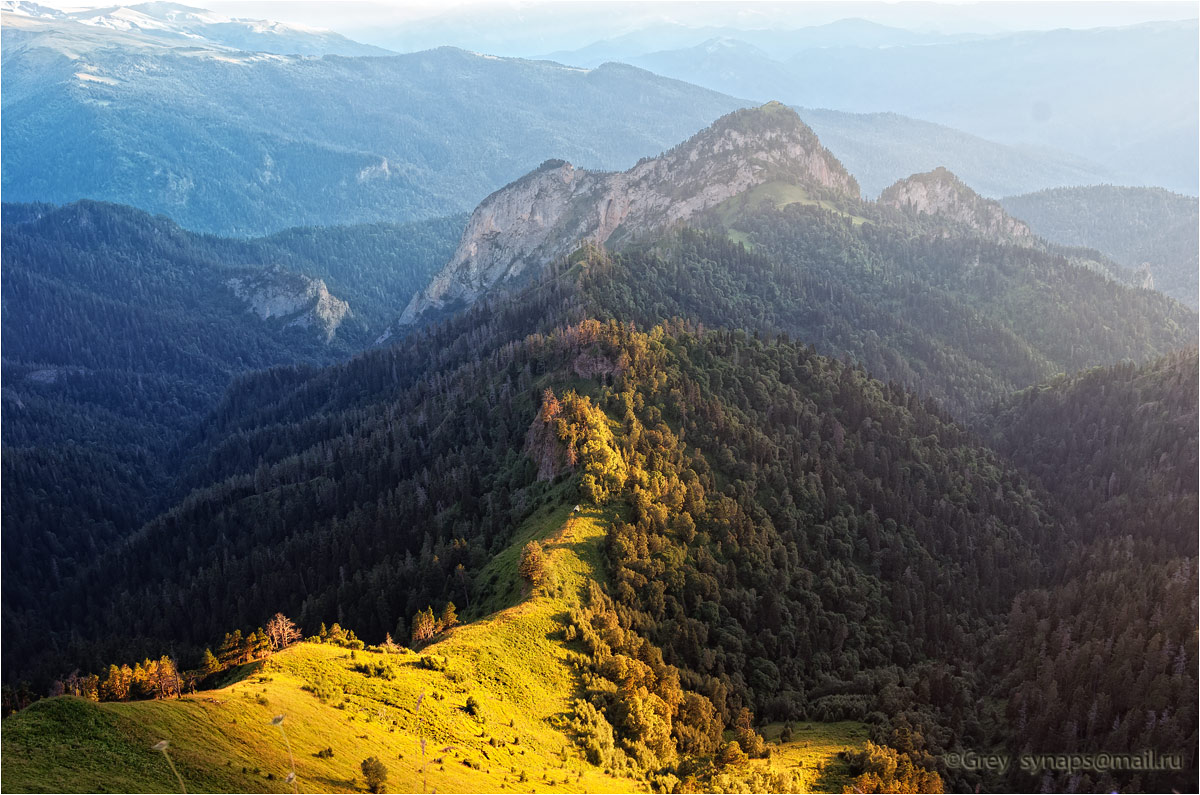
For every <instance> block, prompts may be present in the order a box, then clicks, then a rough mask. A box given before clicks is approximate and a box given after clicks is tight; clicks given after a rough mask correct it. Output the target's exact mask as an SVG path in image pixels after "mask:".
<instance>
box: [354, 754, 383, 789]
mask: <svg viewBox="0 0 1200 795" xmlns="http://www.w3.org/2000/svg"><path fill="white" fill-rule="evenodd" d="M360 767H361V768H362V774H363V778H364V779H366V781H367V789H368V790H369V791H371V792H383V791H385V790H386V789H387V779H388V769H387V765H385V764H384V763H383V762H380V761H379V759H378V758H376V757H374V756H368V757H367V758H366V759H364V760H363V761H362V765H361V766H360Z"/></svg>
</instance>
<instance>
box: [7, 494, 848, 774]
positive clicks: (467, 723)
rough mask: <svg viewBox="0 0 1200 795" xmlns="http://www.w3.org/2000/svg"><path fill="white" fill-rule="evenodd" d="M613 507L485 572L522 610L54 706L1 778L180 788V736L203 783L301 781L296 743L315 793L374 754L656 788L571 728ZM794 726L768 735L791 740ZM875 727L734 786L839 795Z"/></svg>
mask: <svg viewBox="0 0 1200 795" xmlns="http://www.w3.org/2000/svg"><path fill="white" fill-rule="evenodd" d="M610 518H611V517H608V516H605V515H603V514H602V513H600V512H599V511H596V510H590V511H586V512H580V513H574V512H573V511H572V510H571V509H570V507H568V506H565V505H564V506H560V507H558V508H549V507H548V508H547V509H546V510H544V511H541V512H539V513H538V514H536V515H535V516H533V517H532V518H531V519H530V521H529V522H527V523H526V525H525V526H524V527H523V528H521V530H520V531H519V532H518V533H517V534H516V536H515V543H514V544H513V546H512V547H510V548H509V549H508V550H506V551H505V552H504V553H502V554H501V555H498V556H497V557H496V558H495V559H494V560H493V561H492V563H491V565H490V566H489V567H488V569H487V570H485V572H484V576H485V577H489V578H493V580H494V581H495V582H497V584H500V585H502V586H511V587H510V588H504V587H502V588H501V594H502V595H501V596H500V597H499V598H501V599H503V598H506V597H507V595H508V594H509V592H511V591H519V593H520V596H519V597H518V601H517V602H516V604H513V605H512V606H510V607H507V608H505V609H502V610H500V611H498V612H496V613H493V614H491V615H489V616H487V617H486V618H482V619H480V620H478V621H475V622H471V623H468V624H465V625H462V626H459V627H457V628H455V629H453V630H451V631H449V632H448V633H447V635H446V636H445V637H444V639H443V640H440V641H438V642H436V643H433V644H431V645H429V646H427V647H425V648H424V649H421V651H420V652H419V653H417V652H413V651H410V650H408V649H401V650H400V651H399V652H392V653H389V652H384V651H369V650H362V651H353V650H348V649H345V648H341V647H338V646H333V645H326V644H321V643H308V642H306V643H301V644H297V645H295V646H293V647H291V648H289V649H287V650H284V651H281V652H279V653H276V654H275V655H273V656H272V657H270V658H269V659H267V660H265V661H263V662H261V663H257V664H254V665H248V666H244V667H243V669H242V670H241V671H240V672H239V673H240V676H239V677H238V678H237V681H235V682H233V683H232V684H229V685H227V686H225V687H222V688H219V689H216V690H207V691H200V692H197V693H195V694H189V695H185V696H183V697H181V698H179V699H176V700H164V701H142V702H132V703H94V702H91V701H86V700H83V699H80V698H75V697H70V696H64V697H59V698H53V699H46V700H43V701H39V702H37V703H35V704H34V705H33V706H31V707H29V708H27V709H26V710H24V711H22V712H20V713H17V714H16V715H14V716H12V717H10V718H8V719H6V720H5V721H4V725H3V755H4V762H5V764H4V767H3V774H2V775H3V779H2V785H3V789H4V791H5V792H12V791H25V792H107V791H127V792H140V791H157V792H171V791H175V790H176V789H178V788H179V784H178V781H177V780H176V778H175V774H174V773H173V772H172V770H171V768H170V767H169V765H168V762H167V761H166V759H165V758H164V757H163V755H162V754H160V753H159V752H156V751H154V750H153V748H152V746H153V745H154V744H155V743H157V742H158V741H159V740H161V739H167V740H168V742H169V748H168V751H167V753H169V754H170V757H171V761H172V762H173V763H174V765H175V766H176V768H177V769H178V772H179V775H180V776H181V778H182V779H183V783H184V784H185V785H186V787H187V788H188V791H193V792H194V791H244V792H257V791H265V792H288V791H290V790H291V786H290V785H289V784H288V782H287V776H288V773H289V771H290V770H292V767H291V765H292V763H291V761H290V757H289V750H290V753H291V754H292V755H293V757H294V760H295V768H294V769H295V772H296V782H297V785H298V787H299V789H300V791H308V792H358V791H362V790H363V789H364V781H363V775H362V772H361V770H360V767H359V766H360V763H361V761H362V760H363V759H365V758H366V757H369V756H374V757H377V758H378V759H379V760H381V761H382V762H383V763H384V764H385V765H386V766H387V768H388V787H389V791H403V792H416V791H418V790H419V791H422V792H429V791H437V792H497V791H504V790H506V789H507V790H513V791H541V792H638V791H646V782H645V781H638V780H635V779H633V778H630V777H628V776H625V775H621V774H620V772H618V771H615V770H613V769H612V768H608V769H605V768H602V767H600V766H597V765H593V764H590V763H589V762H588V761H587V759H586V758H585V756H584V753H583V751H582V750H581V749H580V747H579V746H578V745H577V744H576V743H575V741H574V733H573V731H572V730H571V728H570V716H571V713H572V709H573V708H572V702H573V700H574V699H575V698H576V697H578V696H579V694H580V676H579V672H578V670H577V669H576V667H575V666H574V665H573V664H572V656H573V654H574V652H573V651H572V650H571V649H570V648H569V646H570V645H571V644H567V643H564V642H563V636H564V629H565V624H564V617H565V615H566V614H567V612H568V611H570V610H572V609H574V608H578V607H579V606H580V604H581V594H582V593H583V591H584V590H585V586H586V584H587V583H588V582H589V581H591V580H592V579H593V578H595V577H597V576H600V574H599V572H600V566H601V550H600V547H601V543H602V541H603V538H604V535H605V532H606V525H607V523H608V521H609V519H610ZM534 537H541V538H543V543H544V547H545V550H546V553H547V562H548V577H547V581H546V583H545V584H544V585H543V586H541V587H540V588H539V589H538V591H537V592H535V593H530V592H529V589H528V586H521V585H520V581H519V579H518V578H517V574H516V563H517V554H518V550H519V548H520V546H521V545H523V544H524V543H525V542H526V541H527V540H529V539H530V538H534ZM430 662H432V665H430ZM439 668H441V670H437V669H439ZM362 669H370V670H371V671H372V672H373V673H375V674H379V673H382V675H372V674H371V673H365V672H364V671H363V670H362ZM468 699H473V702H472V704H473V705H474V706H473V709H474V714H471V711H470V710H469V708H468V701H467V700H468ZM278 715H283V716H284V720H283V723H282V726H281V727H276V726H275V725H273V723H272V721H273V719H274V718H275V716H278ZM780 728H781V727H780V726H779V725H775V726H773V727H767V729H766V730H765V733H766V734H767V735H768V736H769V737H772V736H773V738H774V739H776V741H778V734H779V731H780ZM284 732H286V738H285V736H284ZM866 736H867V731H866V728H865V727H864V726H862V725H860V724H856V723H838V724H820V723H809V724H804V725H800V726H797V727H796V730H795V732H794V736H793V739H792V740H791V741H790V742H789V743H787V744H784V745H780V746H778V753H777V754H775V755H773V759H772V760H755V761H754V762H752V763H746V764H745V765H742V766H739V767H737V768H732V769H730V770H729V771H728V772H727V773H725V776H726V778H725V779H724V780H725V781H736V780H739V779H740V778H742V777H744V776H746V775H747V774H751V775H752V774H753V773H755V772H768V771H769V772H775V773H787V774H790V775H792V776H795V777H796V779H795V780H796V783H797V784H798V785H799V786H800V788H802V789H804V790H812V791H830V792H840V791H841V787H842V785H843V784H844V783H846V782H847V781H849V774H850V768H849V766H848V764H847V763H846V761H845V760H844V759H841V758H839V757H838V754H839V753H842V752H844V751H846V750H857V749H858V747H860V746H861V745H862V743H863V741H864V740H865V739H866ZM326 749H329V750H326ZM329 751H332V753H331V754H330V753H329Z"/></svg>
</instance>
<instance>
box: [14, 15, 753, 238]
mask: <svg viewBox="0 0 1200 795" xmlns="http://www.w3.org/2000/svg"><path fill="white" fill-rule="evenodd" d="M8 16H9V15H6V24H5V25H4V28H3V37H4V70H3V71H4V74H3V107H4V122H3V125H4V140H5V144H6V146H5V153H4V173H3V189H4V196H5V198H6V199H8V200H10V201H14V200H15V201H51V202H59V203H62V202H70V201H74V200H76V199H80V198H90V199H100V200H106V201H114V202H120V203H122V204H129V205H133V206H136V207H140V208H142V209H145V210H148V211H150V212H153V213H164V214H166V215H168V216H170V217H171V218H172V219H174V220H175V221H177V222H179V223H180V224H182V225H183V226H185V227H187V228H189V229H195V230H199V231H207V232H216V233H221V234H238V235H243V234H256V235H257V234H264V233H268V232H273V231H277V230H280V229H284V228H287V227H291V226H313V225H321V226H326V225H334V224H357V223H367V222H403V221H411V220H418V219H423V218H431V217H437V216H444V215H448V214H453V213H458V212H464V211H468V210H470V209H471V208H472V207H473V206H474V205H475V204H476V203H477V202H478V201H480V200H481V199H483V198H484V197H485V196H486V195H487V194H488V193H490V192H491V191H493V190H495V189H496V188H497V187H498V186H500V185H504V184H505V183H507V182H510V181H512V180H513V179H516V178H517V177H518V176H520V175H521V174H522V173H524V172H525V171H527V170H528V169H529V168H530V167H531V166H533V165H534V164H536V163H540V162H542V161H543V160H545V159H546V158H547V157H551V156H556V157H567V158H570V159H571V160H572V161H574V162H576V163H580V164H581V165H585V166H588V167H591V168H627V167H628V166H629V165H631V164H632V163H634V162H636V161H637V159H638V158H639V157H642V156H645V155H652V154H656V153H658V152H661V151H662V150H663V149H664V148H666V147H668V146H670V145H671V144H673V143H675V142H677V141H679V140H681V139H683V138H685V137H687V136H688V135H691V134H692V133H694V132H695V131H696V130H698V129H700V128H701V127H703V126H704V125H706V124H708V123H710V122H711V121H712V120H713V119H715V118H717V117H718V116H720V115H721V114H723V113H727V112H729V111H730V110H733V109H734V108H737V107H739V106H740V105H742V104H744V103H742V102H740V101H738V100H735V99H733V98H732V97H726V96H723V95H720V94H717V93H714V92H711V91H707V90H705V89H701V88H697V87H695V86H690V85H687V84H685V83H679V82H677V81H674V80H667V79H665V78H660V77H657V76H655V75H652V74H650V73H649V72H643V71H641V70H639V69H634V68H632V67H627V66H618V65H610V66H606V67H602V68H599V69H594V70H590V71H589V70H583V69H572V68H567V67H564V66H561V65H558V64H553V63H549V62H535V61H523V60H518V59H500V58H494V57H490V56H485V55H479V54H475V53H469V52H465V51H462V50H455V49H451V48H443V49H438V50H433V51H429V52H422V53H415V54H411V55H402V56H395V57H387V58H341V57H334V56H328V57H325V58H319V59H318V58H304V57H294V56H282V55H269V54H265V53H247V52H230V51H228V50H220V49H217V50H214V49H211V48H204V47H195V48H191V49H181V48H177V47H171V48H167V47H163V46H161V44H146V43H144V42H142V41H141V40H140V39H136V38H131V34H127V33H121V32H119V31H106V30H104V29H102V28H97V27H91V26H84V25H80V24H78V23H74V22H60V21H55V20H32V19H26V21H25V22H24V23H23V24H21V25H10V24H7V19H8ZM630 108H636V109H637V110H636V112H631V111H630V110H629V109H630ZM348 120H353V123H347V121H348Z"/></svg>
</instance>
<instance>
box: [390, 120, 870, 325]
mask: <svg viewBox="0 0 1200 795" xmlns="http://www.w3.org/2000/svg"><path fill="white" fill-rule="evenodd" d="M779 180H784V181H789V182H792V183H794V184H796V185H798V186H801V187H806V188H809V189H813V190H814V191H816V192H831V193H833V194H835V195H839V196H849V197H851V198H853V199H857V198H858V195H859V188H858V183H857V182H856V181H855V180H854V178H853V177H852V176H850V174H849V173H848V172H847V171H846V170H845V168H844V167H843V166H842V164H841V163H840V162H839V161H838V160H837V158H836V157H834V156H833V155H832V153H830V152H829V150H828V149H826V148H825V147H823V146H821V143H820V141H819V140H818V139H817V136H816V135H815V134H814V133H813V131H812V129H811V128H809V127H808V125H806V124H804V122H803V121H802V120H801V119H800V117H799V116H798V115H796V113H795V111H793V110H791V109H790V108H787V107H785V106H784V105H781V104H779V103H777V102H775V103H768V104H766V105H763V106H762V107H760V108H755V109H747V110H740V111H735V112H734V113H731V114H728V115H726V116H722V117H721V118H720V119H718V120H717V121H715V122H713V123H712V124H711V125H710V126H709V127H707V128H706V129H704V130H701V131H700V132H699V133H697V134H696V135H694V136H693V137H692V138H689V139H688V140H687V141H685V142H683V143H681V144H679V145H677V146H676V147H674V148H673V149H671V150H669V151H668V152H666V153H664V154H662V155H660V156H658V157H656V158H648V159H643V160H642V161H640V162H639V163H638V164H637V165H635V166H634V167H633V168H631V169H629V170H628V171H625V172H621V173H618V174H596V173H592V172H586V171H580V170H577V169H575V168H574V166H572V165H570V164H569V163H566V162H565V161H547V162H546V163H544V164H543V165H542V166H541V167H539V168H538V169H536V170H534V171H532V172H530V173H529V174H527V175H525V176H524V177H522V178H521V179H519V180H517V181H516V182H513V183H511V184H510V185H508V186H506V187H505V188H502V189H501V190H499V191H496V192H495V193H493V194H492V195H491V196H489V197H488V198H487V199H485V200H484V201H483V202H482V203H480V205H479V206H478V207H477V208H476V209H475V211H474V213H472V215H471V220H470V221H468V223H467V228H466V230H465V231H464V232H463V238H462V241H461V242H460V243H459V246H458V249H457V250H456V251H455V254H454V257H453V258H452V259H451V260H450V262H449V263H447V265H446V267H445V268H444V269H443V270H442V272H441V273H439V274H438V276H437V277H435V279H434V280H433V282H431V284H430V286H429V287H428V288H427V289H425V290H423V291H422V292H421V293H419V294H418V295H416V296H414V297H413V299H412V301H411V302H410V303H409V304H408V306H407V307H406V308H405V309H404V312H403V313H402V314H401V316H400V319H399V321H398V324H399V325H401V326H403V325H410V324H412V323H414V322H416V321H417V320H418V319H419V318H420V316H421V315H422V314H424V313H425V312H427V311H430V310H442V309H444V308H446V307H447V306H449V305H453V304H454V303H455V302H465V303H469V302H471V301H474V300H476V299H477V298H478V297H479V296H480V295H482V294H483V292H485V291H486V290H488V289H490V288H492V287H494V286H495V285H497V284H499V283H501V282H503V281H506V280H511V279H514V278H517V277H519V276H520V275H521V273H522V272H523V271H524V270H525V268H527V267H533V268H538V267H543V266H545V265H546V264H547V263H549V262H550V261H552V260H554V259H557V258H559V257H562V256H565V255H567V254H569V253H570V252H571V251H573V250H574V249H575V248H577V247H578V246H579V245H580V244H581V243H590V244H593V245H599V246H603V245H605V244H609V243H612V244H616V245H620V244H623V243H627V242H629V241H630V240H631V239H633V238H636V237H639V236H643V235H646V234H648V233H650V232H653V231H656V230H659V229H662V228H664V227H666V226H670V225H671V224H673V223H676V222H680V221H687V220H689V219H691V218H692V217H694V216H695V215H697V214H698V213H700V212H702V211H704V210H706V209H708V208H711V207H714V206H715V205H717V204H720V203H721V202H722V201H725V200H726V199H728V198H730V197H732V196H736V195H738V194H740V193H742V192H744V191H746V190H748V189H750V188H753V187H755V186H757V185H761V184H764V183H766V182H768V181H779ZM390 336H391V332H390V330H389V332H385V333H384V335H383V336H381V338H380V339H379V340H378V341H379V342H383V341H386V340H387V339H388V338H389V337H390Z"/></svg>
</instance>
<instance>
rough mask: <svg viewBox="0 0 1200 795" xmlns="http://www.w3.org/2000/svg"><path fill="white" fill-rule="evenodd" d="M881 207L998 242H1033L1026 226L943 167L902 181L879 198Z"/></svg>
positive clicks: (1031, 234) (998, 204) (1025, 243)
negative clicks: (938, 222)
mask: <svg viewBox="0 0 1200 795" xmlns="http://www.w3.org/2000/svg"><path fill="white" fill-rule="evenodd" d="M879 203H880V204H882V205H885V206H887V207H894V208H895V209H897V210H900V211H902V212H904V213H907V214H908V215H910V216H912V217H914V218H919V217H921V216H929V217H931V218H933V219H940V220H943V221H948V222H950V223H952V224H955V225H957V226H960V227H966V228H968V229H970V230H971V231H973V232H974V233H976V234H978V235H982V236H984V237H987V238H989V239H991V240H995V241H997V242H1002V243H1018V244H1024V245H1028V244H1030V243H1033V242H1034V236H1033V233H1032V232H1031V231H1029V227H1028V226H1026V225H1025V223H1024V222H1022V221H1018V220H1017V219H1015V218H1013V217H1012V216H1010V215H1009V214H1008V213H1006V212H1005V211H1004V208H1003V207H1001V206H1000V203H999V202H996V201H992V200H991V199H985V198H984V197H982V196H980V195H979V194H978V193H976V192H975V191H973V190H971V189H970V188H969V187H967V185H966V184H965V183H963V181H962V180H960V179H959V178H958V177H956V176H954V174H952V173H951V172H950V171H949V170H948V169H946V168H944V167H940V166H939V167H938V168H935V169H934V170H933V171H927V172H925V173H924V174H913V175H912V176H911V177H907V178H905V179H902V180H900V181H899V182H897V183H896V184H894V185H892V186H891V187H890V188H888V189H887V190H885V191H884V192H883V193H882V194H880V196H879Z"/></svg>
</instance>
